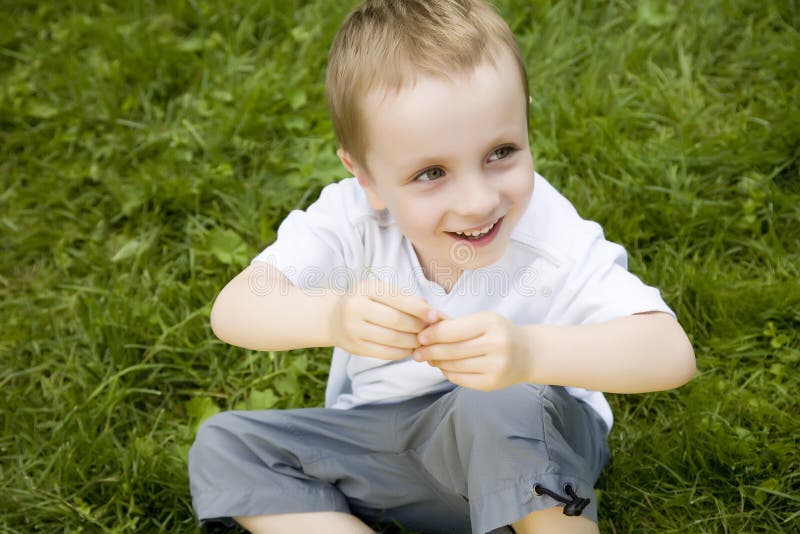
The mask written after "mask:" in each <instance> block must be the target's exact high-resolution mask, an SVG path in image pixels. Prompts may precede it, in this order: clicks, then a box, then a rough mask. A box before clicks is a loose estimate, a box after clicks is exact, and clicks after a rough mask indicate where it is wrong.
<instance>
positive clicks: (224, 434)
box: [189, 412, 237, 464]
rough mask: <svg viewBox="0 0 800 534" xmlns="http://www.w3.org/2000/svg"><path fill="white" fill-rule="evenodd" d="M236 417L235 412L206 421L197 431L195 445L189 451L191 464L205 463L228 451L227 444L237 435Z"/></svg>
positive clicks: (215, 416)
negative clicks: (219, 453)
mask: <svg viewBox="0 0 800 534" xmlns="http://www.w3.org/2000/svg"><path fill="white" fill-rule="evenodd" d="M236 426H237V421H236V416H235V415H234V413H233V412H222V413H218V414H216V415H213V416H211V417H209V418H208V419H206V420H205V421H204V422H203V423H202V424H201V425H200V427H199V428H198V429H197V433H196V434H195V437H194V443H193V444H192V448H191V449H190V450H189V463H190V464H193V463H197V462H198V461H199V462H201V463H203V462H205V461H208V460H209V459H210V458H209V456H212V457H213V456H216V455H217V454H218V451H220V450H225V449H226V443H227V442H229V441H230V440H231V439H232V438H233V437H234V436H235V434H236V432H235V429H236Z"/></svg>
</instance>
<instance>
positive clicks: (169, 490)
mask: <svg viewBox="0 0 800 534" xmlns="http://www.w3.org/2000/svg"><path fill="white" fill-rule="evenodd" d="M351 5H352V3H351V2H348V1H333V0H309V1H307V2H304V1H299V0H269V1H250V0H247V1H245V0H227V1H221V0H220V1H207V2H203V1H200V0H169V1H163V2H161V1H144V0H131V1H126V2H120V1H117V2H111V1H110V2H90V1H74V2H67V1H61V2H34V1H16V2H15V1H9V0H2V1H0V6H2V7H1V8H0V76H1V77H2V83H1V84H0V185H2V187H1V188H0V232H2V233H1V234H0V237H2V240H1V241H0V247H2V249H1V250H2V255H0V317H2V321H1V322H0V325H2V326H1V327H2V331H0V362H2V364H1V365H0V373H1V374H0V410H2V437H0V529H2V531H7V532H37V531H41V532H100V531H111V532H158V531H169V532H193V531H194V530H195V528H196V526H195V523H194V520H193V518H192V512H191V506H190V500H189V492H188V483H187V475H186V465H185V462H186V454H187V451H188V448H189V446H190V444H191V442H192V438H193V435H194V431H195V429H196V427H197V424H198V422H199V421H200V420H202V419H203V418H204V417H207V416H208V415H210V414H212V413H214V412H216V411H218V410H221V409H231V408H234V407H248V408H266V407H278V408H288V407H304V406H317V405H321V404H322V402H323V388H324V382H325V378H326V373H327V369H328V363H329V355H330V349H313V350H298V351H290V352H276V353H259V352H255V351H248V350H244V349H239V348H236V347H232V346H228V345H225V344H223V343H221V342H219V341H218V340H216V338H215V337H214V335H213V333H212V332H211V330H210V328H209V323H208V315H209V310H210V307H211V304H212V302H213V299H214V297H215V296H216V294H217V293H218V292H219V290H220V289H221V288H222V286H223V285H224V284H225V283H227V282H228V280H230V279H231V278H232V277H233V276H234V275H235V274H236V273H238V272H239V271H240V270H241V269H242V268H243V267H244V266H245V265H246V264H247V263H248V262H249V259H250V258H251V257H253V256H254V255H255V254H257V253H258V252H259V251H260V250H262V249H263V248H264V247H265V246H267V245H268V244H269V243H271V242H272V240H273V239H274V238H275V230H276V228H277V226H278V224H279V223H280V221H281V220H282V219H283V218H284V217H285V216H286V215H287V213H288V212H289V211H290V210H292V209H302V208H304V207H306V206H307V205H308V204H310V203H311V202H312V201H313V200H314V199H315V198H316V197H317V195H318V193H319V191H320V190H321V188H322V187H323V186H324V185H325V184H328V183H331V182H333V181H335V180H338V179H341V178H345V177H347V174H346V171H344V169H343V168H342V167H341V166H340V164H339V162H338V161H337V160H336V158H335V155H334V152H333V151H334V149H335V144H334V140H333V135H332V132H331V127H330V122H329V120H328V117H327V112H326V108H325V103H324V87H323V79H324V67H325V61H326V52H327V48H328V46H329V44H330V41H331V39H332V36H333V34H334V32H335V31H336V29H337V27H338V25H339V24H340V22H341V20H342V19H343V17H344V15H345V14H346V12H347V11H348V9H349V7H350V6H351ZM497 5H498V6H499V8H500V10H501V11H502V13H503V15H504V16H505V18H506V20H507V21H508V22H509V24H510V25H511V27H512V29H513V30H514V31H515V33H516V35H517V37H518V40H519V42H520V45H521V48H522V51H523V53H524V55H525V57H526V59H527V63H528V68H529V81H530V87H531V94H532V95H533V104H532V106H531V125H532V130H531V135H530V140H531V147H532V150H533V153H534V157H535V165H536V168H537V170H538V171H539V172H540V173H542V174H543V175H544V176H546V177H547V178H548V179H549V180H550V181H551V182H552V183H553V184H554V185H555V186H557V187H558V188H559V189H560V190H561V191H562V192H563V193H564V194H565V195H566V196H567V197H568V198H569V199H570V200H571V201H572V202H573V203H574V204H575V206H576V207H577V208H578V210H579V212H580V213H581V214H582V215H583V216H584V217H586V218H590V219H593V220H596V221H598V222H600V223H601V224H602V225H603V227H604V229H605V232H606V236H607V237H608V238H609V239H611V240H613V241H616V242H619V243H621V244H623V245H624V246H625V247H626V248H627V249H628V251H629V263H630V269H631V270H632V271H633V272H634V273H636V274H637V275H639V276H640V277H641V278H642V279H643V280H644V281H645V282H646V283H648V284H651V285H654V286H657V287H659V288H661V290H662V294H663V296H664V298H665V300H666V301H667V303H668V304H670V306H671V307H672V308H673V309H674V310H675V311H676V312H677V314H678V317H679V319H680V321H681V324H682V325H683V326H684V328H685V329H686V331H687V333H688V334H689V336H690V338H691V339H692V341H693V343H694V346H695V350H696V354H697V358H698V367H699V373H698V375H697V377H696V378H695V379H694V380H693V381H692V382H691V383H690V384H688V385H687V386H685V387H683V388H680V389H679V390H676V391H671V392H664V393H657V394H648V395H628V396H621V395H609V399H610V401H611V403H612V406H613V408H614V410H615V414H616V426H615V428H614V430H613V432H612V434H611V438H610V442H611V446H612V451H613V460H612V462H611V464H610V465H609V467H608V468H607V470H606V471H605V474H604V476H603V478H602V479H601V481H600V482H599V486H598V488H599V495H600V517H601V530H602V531H603V532H637V533H638V532H780V531H785V532H791V531H794V532H796V531H798V529H800V511H799V510H800V460H799V459H798V437H799V436H800V423H799V422H798V418H799V416H798V414H800V401H798V390H799V389H800V388H799V387H798V386H799V385H800V379H798V361H799V360H800V336H799V335H798V326H800V286H799V285H798V283H797V280H798V274H800V273H798V270H799V269H798V266H799V265H800V244H799V243H798V240H799V239H800V237H798V236H800V231H799V229H800V170H799V169H800V166H799V165H798V158H799V157H800V86H799V85H798V79H800V34H799V33H798V30H799V29H800V15H799V13H800V3H798V2H796V1H789V0H787V1H777V0H765V1H763V2H762V1H755V0H753V1H734V0H730V1H727V0H709V1H704V2H700V1H696V2H692V1H676V2H668V1H663V2H662V1H654V0H651V1H648V2H633V1H628V2H624V1H607V2H588V1H584V2H580V1H552V2H548V1H535V2H530V1H523V0H505V1H498V2H497Z"/></svg>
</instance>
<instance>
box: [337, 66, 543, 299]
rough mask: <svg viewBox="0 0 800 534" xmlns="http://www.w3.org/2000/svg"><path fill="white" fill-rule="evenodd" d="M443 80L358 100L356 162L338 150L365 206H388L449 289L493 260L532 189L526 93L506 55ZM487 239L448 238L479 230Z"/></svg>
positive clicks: (425, 264)
mask: <svg viewBox="0 0 800 534" xmlns="http://www.w3.org/2000/svg"><path fill="white" fill-rule="evenodd" d="M496 63H497V64H496V65H492V63H490V62H488V61H485V62H483V63H481V64H480V65H479V66H478V67H477V68H476V69H475V70H473V71H472V72H471V73H470V74H469V75H459V76H454V77H453V78H452V79H451V80H447V79H441V78H438V77H433V76H427V75H420V76H418V77H417V79H416V82H415V83H414V84H413V85H409V86H406V87H404V88H402V89H400V90H399V91H397V92H396V93H386V92H382V91H381V92H378V91H373V92H372V93H370V94H369V95H367V98H366V100H365V102H364V109H363V113H364V116H365V117H366V118H367V119H366V120H367V127H368V130H367V131H368V148H367V152H366V155H365V160H366V161H365V162H364V163H365V165H363V166H359V164H358V163H357V162H355V161H354V160H353V159H352V158H351V157H350V155H349V154H348V153H347V152H345V151H343V150H340V151H339V156H340V157H341V159H342V162H343V163H344V165H345V167H347V168H348V170H350V172H352V173H353V174H354V175H355V176H356V177H357V178H358V181H359V183H360V184H361V186H362V187H363V188H364V190H365V192H366V194H367V197H368V199H369V202H370V205H371V206H372V208H374V209H384V208H388V210H389V212H390V213H391V214H392V216H393V217H394V219H395V222H396V224H397V226H398V228H399V229H400V231H401V232H402V233H403V235H405V236H406V238H408V239H409V241H411V243H412V245H413V246H414V250H415V251H416V253H417V257H418V259H419V262H420V265H421V266H422V269H423V272H424V273H425V276H426V277H427V278H428V279H429V280H432V281H435V282H437V283H439V284H440V285H442V286H443V287H445V289H447V290H448V291H449V289H450V288H452V285H453V284H454V283H455V281H456V280H457V279H458V277H459V276H460V274H461V272H462V270H464V269H477V268H479V267H484V266H487V265H491V264H493V263H495V262H496V261H497V260H499V259H500V258H501V257H502V255H503V253H504V251H505V249H506V246H507V245H508V241H509V239H510V236H511V232H512V230H513V229H514V227H515V226H516V223H517V222H518V221H519V219H520V217H521V216H522V214H523V213H524V211H525V209H526V208H527V206H528V202H529V201H530V197H531V193H532V192H533V160H532V157H531V153H530V149H529V147H528V128H527V120H526V106H527V102H525V93H524V90H523V86H522V83H521V80H520V79H519V78H520V75H519V70H518V68H517V67H516V65H515V63H514V59H513V58H512V56H511V54H504V55H501V56H500V57H499V58H498V60H497V62H496ZM501 218H502V220H501V221H500V223H499V224H496V225H495V227H494V228H493V229H492V230H491V231H490V233H489V235H488V237H487V238H485V239H482V240H478V241H466V240H464V239H463V238H460V237H457V236H455V235H453V232H464V231H472V230H479V229H485V228H486V227H487V226H488V225H490V224H491V223H492V222H495V221H497V220H499V219H501Z"/></svg>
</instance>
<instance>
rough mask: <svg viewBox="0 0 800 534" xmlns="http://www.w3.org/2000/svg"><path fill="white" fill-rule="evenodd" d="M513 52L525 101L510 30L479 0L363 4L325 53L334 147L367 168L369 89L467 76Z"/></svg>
mask: <svg viewBox="0 0 800 534" xmlns="http://www.w3.org/2000/svg"><path fill="white" fill-rule="evenodd" d="M503 51H509V52H511V53H512V54H513V56H514V58H515V60H516V63H517V66H518V67H519V74H520V83H522V85H523V88H524V91H525V102H526V103H527V102H528V98H529V91H528V78H527V74H526V70H525V63H524V61H523V59H522V54H521V53H520V50H519V45H518V44H517V41H516V39H514V35H513V33H512V32H511V29H510V28H509V27H508V25H507V24H506V22H505V21H504V20H503V18H502V17H501V16H500V14H499V13H498V12H497V11H496V10H495V9H494V7H493V6H491V5H490V4H488V3H486V2H485V1H483V0H366V1H365V2H364V3H362V4H361V5H360V6H358V7H356V8H355V9H354V10H353V11H351V12H350V14H349V15H348V16H347V18H346V19H345V20H344V22H343V23H342V27H341V28H340V29H339V32H338V33H337V34H336V37H335V38H334V40H333V44H332V45H331V50H330V53H329V55H328V71H327V77H326V94H327V100H328V110H329V111H330V114H331V121H332V122H333V128H334V131H335V132H336V137H337V139H338V141H339V144H340V145H341V147H342V148H343V149H344V150H346V151H347V152H349V153H350V154H351V156H352V157H353V159H355V160H356V161H357V162H359V163H360V164H361V165H362V166H365V165H366V161H365V156H366V151H367V139H366V137H367V136H366V132H365V129H366V128H365V117H364V112H363V106H362V103H363V102H364V99H365V97H366V96H367V94H368V93H369V92H370V91H371V90H373V89H376V88H382V89H385V90H387V91H397V90H399V89H401V88H402V87H404V86H405V85H406V84H409V83H413V81H414V79H415V74H417V73H424V74H428V75H433V76H437V77H442V78H448V77H449V75H450V74H461V73H467V72H470V71H471V70H473V69H474V68H475V67H477V66H478V65H480V64H481V63H482V62H483V61H484V60H487V59H488V60H489V61H491V62H492V63H493V64H496V63H495V62H496V59H497V57H498V55H500V54H502V53H503Z"/></svg>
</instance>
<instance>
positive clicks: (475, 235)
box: [453, 221, 497, 237]
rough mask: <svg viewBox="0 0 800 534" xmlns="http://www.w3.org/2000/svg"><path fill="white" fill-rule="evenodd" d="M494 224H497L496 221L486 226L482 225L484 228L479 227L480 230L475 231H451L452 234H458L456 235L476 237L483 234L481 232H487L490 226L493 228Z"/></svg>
mask: <svg viewBox="0 0 800 534" xmlns="http://www.w3.org/2000/svg"><path fill="white" fill-rule="evenodd" d="M495 224H497V221H495V222H493V223H492V224H490V225H489V226H486V227H484V228H481V229H480V230H478V231H477V232H453V233H454V234H458V235H463V236H469V237H477V236H480V235H483V234H485V233H488V232H489V230H491V229H492V228H494V225H495Z"/></svg>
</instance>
